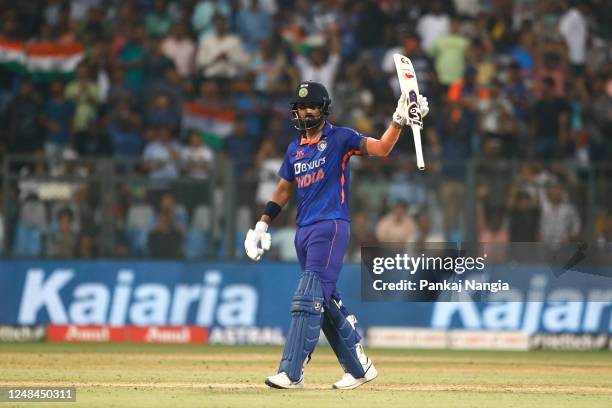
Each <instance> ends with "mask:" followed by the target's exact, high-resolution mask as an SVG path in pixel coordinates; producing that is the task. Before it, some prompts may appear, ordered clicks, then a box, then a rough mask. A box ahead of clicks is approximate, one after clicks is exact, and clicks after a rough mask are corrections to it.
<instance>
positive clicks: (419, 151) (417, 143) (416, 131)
mask: <svg viewBox="0 0 612 408" xmlns="http://www.w3.org/2000/svg"><path fill="white" fill-rule="evenodd" d="M410 127H411V128H412V136H413V137H414V150H415V152H416V158H417V167H418V168H419V170H425V160H424V159H423V146H422V145H421V127H420V126H419V125H411V126H410Z"/></svg>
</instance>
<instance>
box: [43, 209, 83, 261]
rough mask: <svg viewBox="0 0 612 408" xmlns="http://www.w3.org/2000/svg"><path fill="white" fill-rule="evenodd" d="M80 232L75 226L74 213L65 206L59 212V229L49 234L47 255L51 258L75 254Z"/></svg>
mask: <svg viewBox="0 0 612 408" xmlns="http://www.w3.org/2000/svg"><path fill="white" fill-rule="evenodd" d="M77 236H78V232H77V231H75V227H74V213H73V212H72V210H70V209H69V208H63V209H62V210H60V211H59V212H58V214H57V229H56V230H52V231H51V232H50V233H49V234H48V235H47V240H46V251H45V253H46V255H47V256H48V257H51V258H72V257H74V256H75V250H76V244H77Z"/></svg>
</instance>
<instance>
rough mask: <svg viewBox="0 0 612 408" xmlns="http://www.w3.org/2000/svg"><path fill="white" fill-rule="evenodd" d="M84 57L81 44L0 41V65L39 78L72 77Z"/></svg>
mask: <svg viewBox="0 0 612 408" xmlns="http://www.w3.org/2000/svg"><path fill="white" fill-rule="evenodd" d="M83 57H84V52H83V46H82V45H80V44H57V43H34V44H25V43H19V42H9V41H2V40H0V64H1V65H3V66H5V67H6V68H8V69H11V70H15V71H18V72H26V73H29V74H30V75H31V76H34V77H38V78H40V77H43V78H44V77H47V76H54V75H72V74H73V73H74V71H75V70H76V67H77V65H78V64H79V63H80V62H81V61H82V60H83Z"/></svg>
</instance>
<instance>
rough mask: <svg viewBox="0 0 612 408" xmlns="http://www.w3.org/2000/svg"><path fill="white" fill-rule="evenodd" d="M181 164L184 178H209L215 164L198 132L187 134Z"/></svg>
mask: <svg viewBox="0 0 612 408" xmlns="http://www.w3.org/2000/svg"><path fill="white" fill-rule="evenodd" d="M181 162H182V167H183V170H184V172H185V175H186V176H188V177H192V178H196V179H200V180H206V179H208V178H209V176H210V174H211V173H212V170H213V166H214V164H215V154H214V153H213V151H212V150H211V149H210V148H209V147H208V146H206V145H205V144H204V142H203V141H202V135H200V133H199V132H197V131H191V132H190V133H189V137H188V145H187V146H184V147H183V149H182V152H181Z"/></svg>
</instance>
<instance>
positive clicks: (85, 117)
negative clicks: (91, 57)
mask: <svg viewBox="0 0 612 408" xmlns="http://www.w3.org/2000/svg"><path fill="white" fill-rule="evenodd" d="M66 99H68V100H71V101H73V102H74V104H75V111H74V120H73V122H72V130H73V131H74V132H80V131H83V130H85V129H86V128H87V126H88V125H89V122H90V121H91V120H92V119H95V118H96V115H97V111H98V104H99V103H100V88H99V87H98V84H97V83H96V81H94V80H93V79H92V77H91V72H90V69H89V66H88V65H86V64H85V63H81V64H80V65H79V66H78V67H77V77H76V79H75V80H73V81H72V82H70V83H69V84H68V86H67V87H66Z"/></svg>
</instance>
